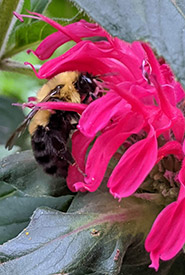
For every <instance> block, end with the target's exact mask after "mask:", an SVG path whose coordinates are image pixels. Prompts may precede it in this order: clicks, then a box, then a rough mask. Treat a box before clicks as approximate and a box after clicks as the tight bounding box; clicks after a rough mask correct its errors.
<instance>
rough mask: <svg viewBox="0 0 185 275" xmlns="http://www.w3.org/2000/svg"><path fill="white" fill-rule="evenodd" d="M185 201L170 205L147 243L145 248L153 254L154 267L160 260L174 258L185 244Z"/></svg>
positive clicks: (159, 216) (155, 224)
mask: <svg viewBox="0 0 185 275" xmlns="http://www.w3.org/2000/svg"><path fill="white" fill-rule="evenodd" d="M184 227H185V199H184V198H183V199H182V200H178V201H177V202H173V203H171V204H169V205H168V206H167V207H166V208H165V209H163V211H162V212H161V213H160V214H159V215H158V217H157V219H156V220H155V222H154V224H153V226H152V229H151V231H150V233H149V235H148V236H147V239H146V241H145V248H146V250H147V251H148V252H151V260H152V266H154V267H155V265H156V264H155V263H156V262H158V260H159V258H160V259H162V260H169V259H171V258H173V257H174V256H175V255H176V254H177V253H178V252H179V251H180V249H181V248H182V247H183V245H184V243H185V231H184V230H182V228H184Z"/></svg>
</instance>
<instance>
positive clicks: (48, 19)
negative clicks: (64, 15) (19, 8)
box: [27, 11, 81, 43]
mask: <svg viewBox="0 0 185 275" xmlns="http://www.w3.org/2000/svg"><path fill="white" fill-rule="evenodd" d="M27 12H28V13H30V14H34V15H36V16H38V17H40V18H41V19H42V20H43V21H45V22H46V23H48V24H50V25H51V26H52V27H54V28H55V29H57V30H59V31H61V32H62V33H64V34H65V35H66V36H68V37H69V38H70V40H73V41H75V42H77V43H78V42H80V41H81V39H80V38H79V37H78V36H76V35H75V34H74V33H71V32H69V31H68V30H66V29H65V28H64V27H63V26H62V25H60V24H58V23H57V22H55V21H53V20H52V19H50V18H48V17H46V16H44V15H42V14H40V13H37V12H31V11H27Z"/></svg>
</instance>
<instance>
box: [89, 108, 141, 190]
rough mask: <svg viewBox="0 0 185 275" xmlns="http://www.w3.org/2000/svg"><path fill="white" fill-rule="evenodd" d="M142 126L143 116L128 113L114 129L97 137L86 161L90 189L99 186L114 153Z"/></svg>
mask: <svg viewBox="0 0 185 275" xmlns="http://www.w3.org/2000/svg"><path fill="white" fill-rule="evenodd" d="M142 126H143V118H142V116H139V115H138V114H134V113H128V114H127V115H125V117H124V116H123V118H122V119H121V120H120V121H119V123H118V124H117V125H116V126H115V127H114V128H113V129H111V130H108V131H106V132H104V133H103V134H102V135H101V136H100V137H98V138H97V140H96V142H95V143H94V145H93V148H92V149H91V151H90V153H89V155H88V158H87V163H86V170H85V173H86V175H87V176H86V177H85V182H86V184H85V187H86V189H87V190H88V191H90V192H94V191H95V190H96V189H97V188H98V187H99V185H100V184H101V181H102V180H103V177H104V174H105V171H106V169H107V166H108V163H109V161H110V159H111V157H112V156H113V154H114V153H115V152H116V151H117V149H118V148H119V147H120V146H121V144H122V143H123V142H124V141H125V140H126V139H127V138H128V137H129V136H130V135H131V134H133V133H138V132H139V131H140V130H141V128H142Z"/></svg>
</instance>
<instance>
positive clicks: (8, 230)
mask: <svg viewBox="0 0 185 275" xmlns="http://www.w3.org/2000/svg"><path fill="white" fill-rule="evenodd" d="M10 188H11V186H10V185H7V184H5V183H3V182H0V209H1V212H0V243H1V244H2V243H3V242H5V241H7V240H9V239H12V238H14V237H15V236H17V234H18V233H20V232H21V231H22V230H23V229H24V228H25V227H26V226H27V225H28V223H29V218H30V216H31V215H32V213H33V211H34V210H35V209H36V208H37V207H39V206H49V207H52V208H54V209H58V210H63V211H65V210H66V208H67V207H68V205H69V203H70V202H71V200H72V198H73V196H71V195H67V196H62V197H58V198H54V197H47V196H45V197H37V198H36V197H31V196H25V195H24V194H23V193H21V192H18V191H15V190H14V189H13V190H12V188H11V189H10Z"/></svg>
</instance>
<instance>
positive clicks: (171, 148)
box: [157, 141, 184, 162]
mask: <svg viewBox="0 0 185 275" xmlns="http://www.w3.org/2000/svg"><path fill="white" fill-rule="evenodd" d="M170 154H172V155H175V156H176V157H177V158H178V159H179V160H182V159H183V158H184V154H183V151H182V145H181V144H180V143H179V142H178V141H169V142H167V143H166V144H165V145H164V146H162V147H161V148H160V149H159V150H158V156H157V162H159V161H160V160H161V159H163V158H164V157H166V156H168V155H170Z"/></svg>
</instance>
